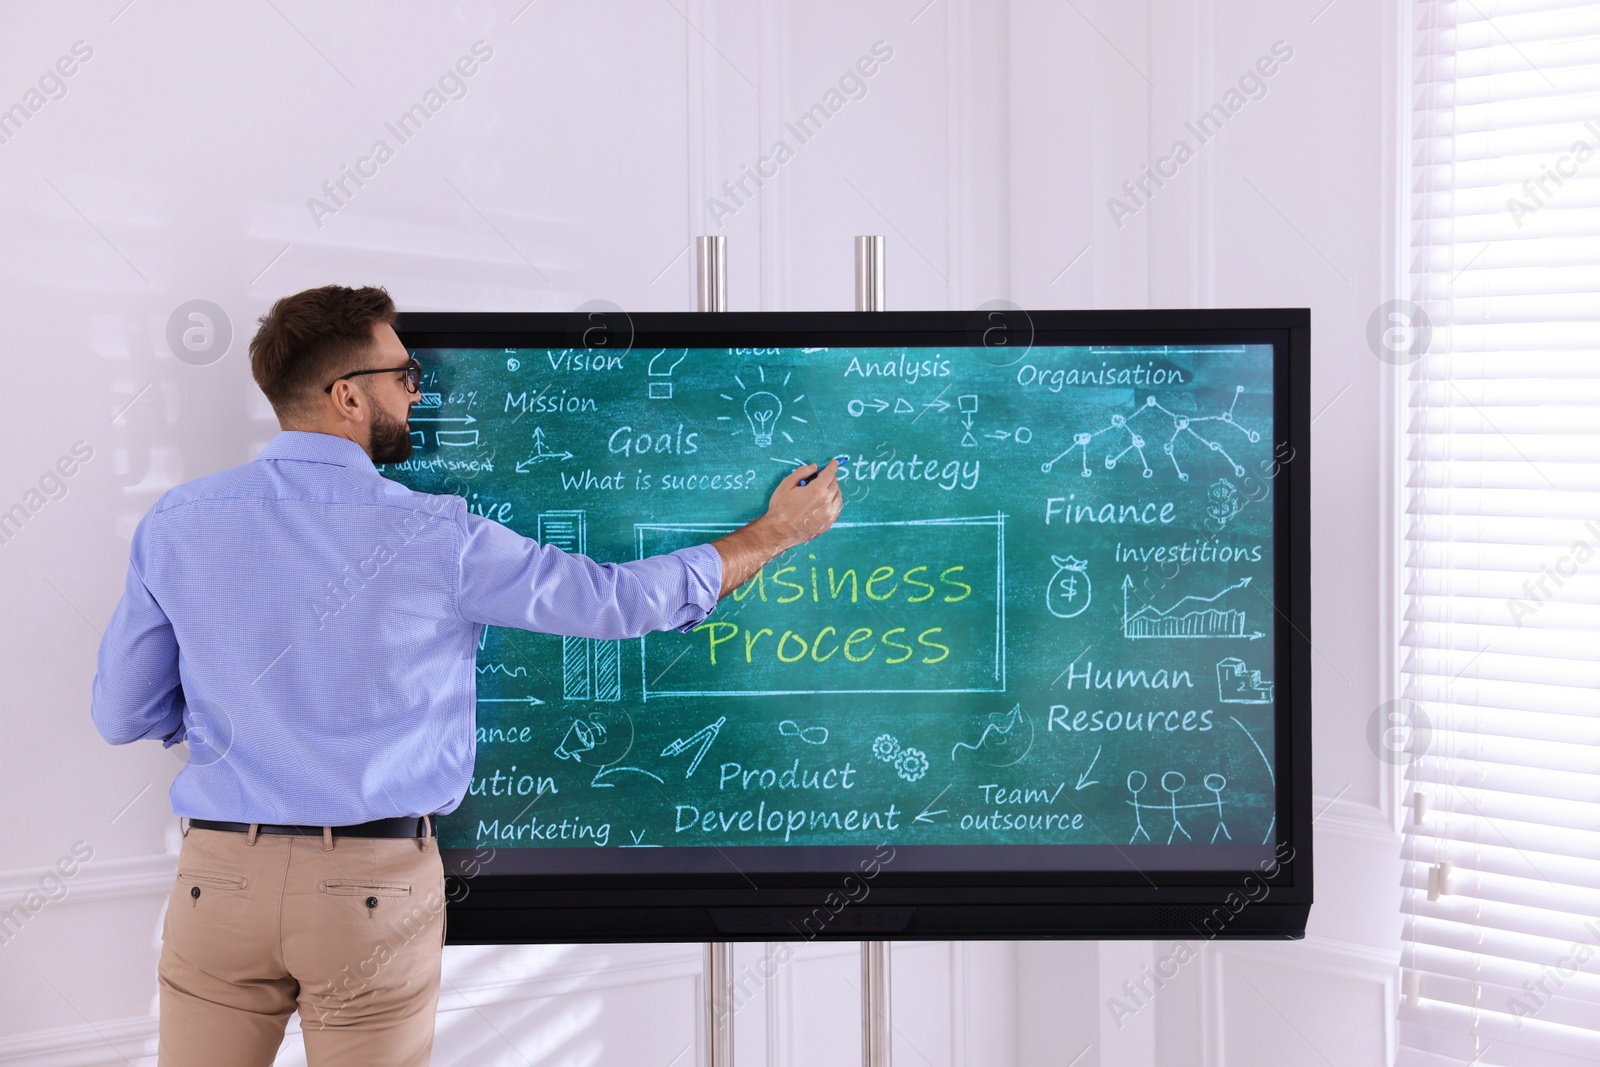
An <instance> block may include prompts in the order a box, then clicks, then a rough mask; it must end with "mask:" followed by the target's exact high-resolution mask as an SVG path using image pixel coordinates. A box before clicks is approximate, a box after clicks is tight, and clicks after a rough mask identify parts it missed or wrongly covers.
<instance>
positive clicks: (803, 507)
mask: <svg viewBox="0 0 1600 1067" xmlns="http://www.w3.org/2000/svg"><path fill="white" fill-rule="evenodd" d="M802 478H804V479H807V481H806V484H805V485H801V484H800V479H802ZM842 507H844V497H843V496H842V495H841V494H840V492H839V461H838V460H829V461H828V465H827V466H826V467H823V468H822V469H821V470H818V469H817V465H816V464H815V463H808V464H806V465H805V466H804V467H801V468H799V469H798V470H795V471H793V472H792V473H791V474H789V476H788V477H786V478H784V480H783V481H781V482H779V483H778V488H777V489H776V490H775V491H774V492H773V494H772V499H771V500H770V501H769V502H768V503H767V513H766V514H765V515H763V516H761V518H759V519H757V520H756V521H755V522H752V523H750V524H749V525H748V526H742V527H740V528H739V529H737V530H735V531H733V532H732V533H730V534H728V535H727V536H726V537H721V538H718V539H717V540H715V541H713V542H711V547H712V548H715V549H716V550H717V553H718V554H719V555H720V556H721V557H722V591H721V592H720V593H719V594H718V595H719V596H727V595H728V594H729V593H731V592H733V591H734V590H735V589H737V588H739V587H740V586H741V585H743V584H744V583H745V582H747V581H749V580H750V579H751V578H753V577H755V574H756V572H757V571H759V570H760V569H761V568H762V567H765V566H766V565H767V564H768V563H769V562H771V561H772V560H773V559H775V558H777V557H778V556H779V555H781V554H782V553H784V552H787V551H788V550H789V549H791V548H793V547H795V546H796V545H803V544H805V543H806V542H807V541H809V540H811V539H812V538H813V537H816V536H817V535H818V534H820V533H822V532H823V531H824V530H826V529H827V528H828V527H830V526H832V525H833V523H834V520H835V519H837V518H838V517H839V509H840V508H842Z"/></svg>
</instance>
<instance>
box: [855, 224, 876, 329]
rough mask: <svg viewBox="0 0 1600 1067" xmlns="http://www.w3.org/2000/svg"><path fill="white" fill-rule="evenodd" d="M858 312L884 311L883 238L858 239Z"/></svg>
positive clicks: (864, 237) (865, 237) (873, 236)
mask: <svg viewBox="0 0 1600 1067" xmlns="http://www.w3.org/2000/svg"><path fill="white" fill-rule="evenodd" d="M856 310H857V311H882V310H883V237H882V235H879V234H874V235H872V236H861V237H857V238H856Z"/></svg>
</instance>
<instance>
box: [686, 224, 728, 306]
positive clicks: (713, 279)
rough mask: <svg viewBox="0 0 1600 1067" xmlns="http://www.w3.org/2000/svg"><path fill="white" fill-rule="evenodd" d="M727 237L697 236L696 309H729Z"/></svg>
mask: <svg viewBox="0 0 1600 1067" xmlns="http://www.w3.org/2000/svg"><path fill="white" fill-rule="evenodd" d="M727 245H728V239H727V238H726V237H721V236H718V237H696V238H695V239H694V247H695V275H694V278H695V285H694V302H695V310H696V311H727V310H728V261H727V259H726V258H725V257H726V252H727Z"/></svg>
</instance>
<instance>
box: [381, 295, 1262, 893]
mask: <svg viewBox="0 0 1600 1067" xmlns="http://www.w3.org/2000/svg"><path fill="white" fill-rule="evenodd" d="M1009 314H1010V315H1011V318H1010V319H1009V320H1008V321H1007V322H1006V324H1005V325H1006V326H1007V328H1008V331H1009V332H1008V333H1006V334H1005V335H1003V336H1002V337H1001V339H1000V340H999V341H997V340H996V338H995V336H994V335H993V334H992V333H985V332H983V331H982V330H981V329H975V328H974V327H973V322H974V320H973V319H972V317H971V316H967V317H965V318H964V319H963V320H962V321H961V322H959V323H954V322H952V321H950V320H951V317H950V316H946V317H945V319H946V321H945V323H944V325H945V329H943V331H942V332H941V331H940V330H931V331H930V330H927V329H922V330H910V329H907V328H906V327H907V326H910V325H917V324H920V325H923V326H926V325H927V323H926V322H921V323H913V322H911V321H910V320H908V319H906V318H902V317H896V316H886V317H884V318H887V319H890V320H896V319H898V322H896V326H897V327H898V329H885V328H883V327H879V328H877V330H876V331H874V330H871V329H866V328H864V327H861V326H860V325H859V320H860V319H861V318H862V317H859V316H774V317H772V318H774V319H787V320H801V323H802V325H806V326H809V327H812V329H811V331H810V332H809V333H807V331H806V330H804V329H802V330H799V331H796V330H795V329H794V328H793V326H794V323H793V321H791V322H790V323H789V325H788V331H787V334H785V331H784V330H783V329H776V330H775V329H774V326H775V325H776V326H783V325H784V324H782V323H777V324H774V323H772V322H763V321H761V320H763V319H764V317H762V316H725V317H717V316H660V315H657V316H634V317H628V316H624V315H619V313H616V312H612V313H610V314H609V316H593V315H591V316H588V317H587V318H586V317H583V316H578V317H574V316H496V317H492V318H493V320H494V321H493V322H492V323H486V322H485V321H483V320H486V319H489V318H491V317H479V322H478V323H477V324H475V326H473V324H471V323H470V319H471V317H467V316H430V317H427V318H429V319H432V320H450V321H448V322H446V323H441V322H437V321H435V322H429V323H421V324H419V323H418V319H419V317H417V316H411V317H409V320H408V321H407V322H406V323H405V324H404V326H403V329H402V336H403V338H404V339H405V340H406V341H407V343H408V346H409V347H410V348H411V350H412V352H413V354H414V355H415V356H416V357H417V358H418V359H419V360H420V361H421V363H422V365H423V368H424V384H423V394H424V398H423V401H422V403H420V404H419V405H418V406H417V407H416V408H415V409H414V410H413V413H412V416H411V431H412V439H413V442H414V446H415V450H414V453H413V456H412V457H411V459H410V460H408V461H406V462H404V463H400V464H393V465H389V466H388V467H386V468H384V469H383V473H384V474H385V475H386V476H388V477H391V478H394V479H397V480H399V481H401V482H404V483H405V484H407V485H410V486H412V487H414V488H416V489H419V490H423V491H427V492H454V493H458V494H460V495H462V496H464V497H465V498H466V499H467V501H468V504H469V506H470V507H471V509H472V510H473V511H475V512H477V513H479V514H482V515H485V516H487V517H490V518H492V519H495V520H496V521H499V522H502V523H504V524H505V525H507V526H509V527H511V528H512V529H514V530H516V531H518V532H520V533H522V534H524V535H526V536H528V537H531V538H534V539H536V540H539V541H541V542H545V543H549V544H555V545H559V546H560V547H562V548H564V549H567V550H570V551H574V552H582V553H584V554H587V555H589V556H591V557H593V558H595V559H597V560H602V561H624V560H631V559H638V558H642V557H645V556H650V555H655V554H658V553H664V552H670V551H672V550H674V549H679V548H683V547H686V546H689V545H694V544H700V543H704V542H707V541H710V540H713V539H715V538H716V537H718V536H720V535H722V534H723V533H725V532H727V531H728V530H731V529H733V528H735V527H737V526H738V525H741V524H743V523H745V522H748V521H749V520H751V519H753V518H755V517H756V516H757V515H759V514H760V513H761V512H762V511H763V510H764V508H765V505H766V501H767V498H768V497H769V495H770V494H771V492H772V490H773V488H774V487H775V485H776V484H777V482H778V480H779V479H780V478H781V477H783V476H784V475H785V474H787V473H788V472H790V471H791V470H793V469H794V468H795V467H797V466H800V465H801V464H803V463H806V462H810V461H818V462H825V461H826V460H827V459H829V458H832V457H835V456H845V457H848V459H847V461H846V462H845V463H844V464H843V467H842V469H841V471H840V481H841V488H842V490H843V493H844V498H845V506H844V510H843V514H842V515H841V517H840V521H839V523H838V524H837V525H836V526H835V527H834V528H833V529H832V530H830V531H829V532H828V533H826V534H824V535H823V536H821V537H820V538H818V539H817V540H815V541H813V542H811V543H809V544H807V545H805V546H802V547H800V548H798V549H795V550H793V551H791V552H789V553H788V554H786V555H784V556H783V557H781V558H779V559H777V560H775V561H774V562H773V563H771V564H769V565H768V566H767V567H766V568H764V569H763V571H762V572H761V573H760V574H759V575H757V576H756V578H755V579H753V580H752V581H751V582H749V583H748V584H747V585H745V586H744V587H742V588H741V589H740V590H738V591H737V592H736V593H734V594H733V595H731V596H729V597H728V598H726V599H724V600H723V602H722V603H721V604H720V606H719V607H718V609H717V610H716V611H715V612H714V613H713V614H712V615H711V616H710V617H709V618H708V619H707V620H706V621H705V622H704V623H703V624H701V625H700V626H699V627H698V628H697V629H696V630H694V631H693V632H690V633H677V632H666V633H654V634H650V635H648V636H646V637H644V638H642V639H633V640H626V641H600V640H593V639H589V638H577V637H561V636H554V635H547V634H533V633H527V632H522V631H514V630H505V629H498V628H491V629H488V630H485V632H484V634H483V637H482V641H481V644H480V647H479V652H478V664H477V670H478V680H477V686H478V711H477V764H476V770H475V773H474V777H473V780H472V785H471V788H470V791H469V794H468V795H467V797H466V798H465V799H464V800H463V802H462V804H461V805H460V807H459V808H458V809H457V810H456V811H454V812H453V813H451V814H450V815H448V816H447V817H446V818H445V819H444V820H443V821H442V824H441V826H442V830H441V834H442V837H441V840H442V843H443V845H444V846H445V847H446V848H447V849H450V850H456V852H455V853H453V854H456V855H465V854H467V853H471V854H474V855H477V856H480V857H485V856H492V857H493V863H494V865H495V866H493V867H492V868H491V869H493V870H496V871H499V872H503V873H508V874H510V873H543V874H564V875H584V874H608V873H609V874H627V873H630V872H631V873H654V874H669V873H678V874H683V873H703V874H726V873H727V872H728V871H729V870H730V867H731V868H732V869H734V870H736V871H738V872H740V874H741V875H748V874H752V873H755V872H765V873H769V874H770V873H775V872H783V871H818V870H828V869H832V868H838V869H843V868H844V867H845V866H847V863H846V862H845V861H846V860H847V858H848V857H850V856H853V855H856V854H857V853H859V852H860V851H861V850H871V849H879V850H881V849H884V848H889V849H892V850H893V853H894V855H895V857H896V859H895V860H894V863H893V864H892V866H893V867H894V868H895V869H896V870H898V871H901V872H907V873H909V872H913V871H922V872H933V871H942V872H981V871H985V870H993V869H996V868H1001V869H1006V870H1011V871H1035V872H1047V871H1048V872H1063V871H1077V872H1108V871H1109V872H1119V871H1120V872H1123V873H1127V872H1128V871H1129V870H1130V868H1132V869H1135V870H1137V871H1138V872H1139V873H1140V874H1141V875H1143V874H1145V873H1151V872H1166V873H1167V874H1168V875H1170V874H1171V873H1172V872H1223V871H1237V870H1241V869H1245V868H1251V867H1254V866H1256V865H1257V864H1258V862H1259V861H1262V860H1269V859H1271V858H1272V857H1273V856H1274V855H1278V856H1279V857H1280V858H1281V855H1282V851H1281V850H1282V846H1283V844H1284V842H1285V840H1286V839H1287V836H1288V834H1287V824H1286V823H1285V822H1284V821H1283V816H1284V813H1285V810H1286V809H1285V806H1284V799H1285V797H1284V792H1283V789H1282V786H1283V784H1284V779H1285V777H1286V775H1287V773H1288V772H1289V771H1290V770H1291V768H1290V767H1288V766H1287V765H1286V764H1287V762H1289V761H1288V760H1287V759H1286V757H1288V756H1289V754H1290V752H1291V751H1292V750H1291V747H1290V746H1289V745H1288V744H1287V743H1286V742H1287V739H1286V737H1285V736H1284V733H1285V730H1286V723H1287V721H1288V720H1287V719H1286V718H1285V713H1286V709H1287V703H1286V697H1287V693H1286V691H1285V689H1284V682H1285V677H1284V675H1285V673H1286V670H1287V669H1288V664H1287V663H1285V662H1284V661H1283V650H1284V649H1285V648H1286V647H1287V640H1286V638H1287V636H1288V635H1286V634H1285V633H1284V632H1283V631H1284V629H1285V626H1286V619H1287V618H1288V616H1287V615H1286V614H1285V613H1284V610H1283V606H1284V604H1283V602H1284V600H1285V597H1286V595H1287V594H1288V592H1289V590H1287V589H1286V588H1285V584H1286V575H1287V573H1288V572H1287V570H1286V564H1287V562H1288V561H1287V558H1286V552H1287V550H1286V542H1285V514H1286V511H1285V508H1284V507H1283V506H1282V505H1283V503H1284V502H1283V500H1282V499H1281V496H1282V494H1283V492H1284V485H1285V484H1286V483H1285V481H1284V480H1283V479H1282V478H1280V477H1279V475H1280V474H1281V473H1282V472H1283V471H1285V470H1286V469H1288V468H1289V467H1290V466H1292V464H1290V463H1289V460H1290V459H1291V458H1292V457H1293V448H1292V445H1291V443H1290V434H1289V426H1288V425H1287V424H1286V414H1285V413H1286V411H1287V406H1286V397H1285V395H1283V389H1284V381H1285V367H1286V365H1287V355H1288V354H1287V331H1283V330H1279V331H1273V330H1255V331H1251V330H1245V329H1239V328H1234V329H1232V330H1229V331H1221V332H1219V331H1216V330H1213V331H1211V332H1210V333H1207V331H1205V330H1193V329H1191V330H1189V331H1187V333H1182V334H1174V333H1172V332H1170V331H1168V332H1162V331H1159V330H1156V331H1152V330H1150V329H1148V328H1146V329H1144V330H1143V332H1142V333H1141V332H1140V331H1138V330H1123V331H1122V332H1121V333H1120V334H1119V333H1118V332H1117V331H1099V332H1094V333H1083V332H1082V331H1079V332H1078V333H1076V334H1075V333H1073V332H1072V331H1070V330H1063V329H1062V328H1061V326H1063V325H1065V324H1063V323H1061V322H1060V321H1059V319H1060V316H1061V315H1062V313H1045V312H1035V313H1033V314H1032V315H1031V316H1030V315H1027V313H1015V312H1012V313H1009ZM1019 314H1020V315H1021V316H1022V318H1018V317H1017V316H1018V315H1019ZM1218 314H1221V313H1218ZM868 318H874V319H877V318H878V317H876V316H871V317H868ZM719 319H727V320H735V319H737V320H742V322H741V323H740V330H739V331H738V332H736V333H728V332H726V331H727V330H732V329H733V327H732V326H731V325H730V326H729V327H727V328H726V329H725V330H724V332H722V333H720V334H719V332H718V322H719ZM462 320H468V322H469V326H471V327H472V328H469V326H463V325H462ZM591 320H594V321H598V322H599V328H598V329H596V328H586V324H590V323H591ZM660 320H678V322H679V323H680V324H681V323H684V322H685V320H688V322H687V326H685V327H684V328H680V329H677V330H676V331H667V330H663V329H662V328H661V325H660ZM752 320H755V321H754V322H752ZM806 320H810V321H809V322H807V321H806ZM824 321H825V322H827V323H830V324H832V326H831V329H827V330H825V329H821V327H820V325H819V324H820V323H822V322H824ZM418 325H422V326H428V327H431V328H429V329H419V328H418ZM490 325H492V326H493V329H488V328H487V327H488V326H490ZM688 326H692V327H693V328H692V329H690V328H688ZM952 326H956V327H958V328H953V329H952V328H950V327H952ZM1051 326H1055V328H1054V329H1051V328H1050V327H1051ZM760 327H765V329H763V328H760ZM1152 884H1153V883H1152Z"/></svg>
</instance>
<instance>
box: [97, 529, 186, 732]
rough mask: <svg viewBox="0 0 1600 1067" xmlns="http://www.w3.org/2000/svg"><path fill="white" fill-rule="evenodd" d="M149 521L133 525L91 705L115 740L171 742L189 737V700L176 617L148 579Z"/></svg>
mask: <svg viewBox="0 0 1600 1067" xmlns="http://www.w3.org/2000/svg"><path fill="white" fill-rule="evenodd" d="M149 521H150V516H149V515H146V516H145V518H144V520H143V521H141V522H140V523H139V527H138V529H137V530H135V531H134V535H133V548H132V551H131V552H130V553H129V558H128V582H127V586H126V588H125V589H124V590H123V593H122V600H121V601H120V602H119V603H118V604H117V610H116V611H115V612H114V613H113V614H112V616H111V622H110V623H108V624H107V626H106V632H105V635H104V636H103V637H102V638H101V639H100V651H99V653H98V654H97V656H96V662H95V676H94V688H93V693H92V696H91V698H90V706H89V711H90V715H91V716H93V718H94V724H95V727H96V729H98V730H99V731H100V736H101V737H104V738H105V739H106V740H107V741H109V742H111V743H112V744H113V745H125V744H127V743H128V742H130V741H138V740H142V739H143V738H147V737H150V738H160V739H161V742H162V745H163V747H166V748H170V747H171V746H173V745H175V744H177V743H178V742H180V741H182V740H183V739H184V737H185V731H184V724H183V710H184V706H185V705H184V697H183V686H182V684H181V682H180V680H179V675H178V641H177V637H176V636H175V635H174V633H173V630H172V622H171V620H170V619H168V618H167V613H166V612H165V611H163V610H162V608H161V605H160V604H159V603H157V602H156V598H155V597H154V596H153V595H152V594H151V592H150V590H149V588H148V587H146V585H145V584H144V578H143V564H144V544H145V536H144V535H145V527H146V525H147V524H148V523H149Z"/></svg>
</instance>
